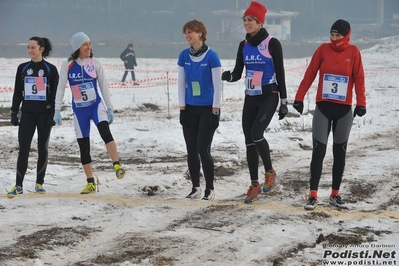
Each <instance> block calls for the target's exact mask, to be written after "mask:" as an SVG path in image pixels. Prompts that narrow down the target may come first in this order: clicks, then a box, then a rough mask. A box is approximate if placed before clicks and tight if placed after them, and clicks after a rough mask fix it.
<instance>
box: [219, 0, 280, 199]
mask: <svg viewBox="0 0 399 266" xmlns="http://www.w3.org/2000/svg"><path fill="white" fill-rule="evenodd" d="M266 12H267V9H266V7H265V6H264V5H262V4H260V3H259V2H256V1H252V2H251V4H250V5H249V7H248V9H247V10H245V12H244V16H243V23H244V28H245V30H246V32H247V34H246V36H245V40H243V41H241V42H240V45H239V47H238V52H237V59H236V63H235V67H234V70H233V72H230V71H225V72H223V74H222V79H223V80H226V81H228V82H234V81H237V80H240V79H241V76H242V71H243V69H244V66H245V69H246V70H245V100H244V108H243V111H242V128H243V132H244V136H245V145H246V149H247V163H248V168H249V175H250V179H251V185H250V187H249V189H248V192H247V195H246V197H245V199H244V203H251V202H253V201H254V200H256V198H257V197H258V195H259V194H260V193H261V191H262V187H261V185H260V184H259V181H258V179H259V177H258V167H259V156H260V158H261V159H262V162H263V166H264V171H265V172H264V178H265V182H264V184H263V192H268V191H270V190H272V189H273V187H274V185H275V181H276V171H275V170H274V169H273V166H272V161H271V156H270V148H269V143H268V142H267V140H266V139H265V137H264V132H265V130H266V128H267V127H268V125H269V124H270V121H271V120H272V118H273V115H274V114H275V112H276V109H277V105H278V102H279V96H280V99H281V105H280V108H279V113H278V114H279V119H283V118H284V117H285V115H286V114H287V113H288V108H287V91H286V87H285V73H284V64H283V63H284V62H283V50H282V47H281V43H280V42H279V40H277V39H276V38H274V37H272V36H270V35H269V33H268V32H267V31H266V29H265V28H264V27H263V24H264V23H265V15H266Z"/></svg>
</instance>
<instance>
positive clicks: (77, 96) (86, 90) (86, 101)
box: [71, 82, 97, 107]
mask: <svg viewBox="0 0 399 266" xmlns="http://www.w3.org/2000/svg"><path fill="white" fill-rule="evenodd" d="M71 90H72V95H73V99H74V101H75V105H76V107H87V106H90V105H92V104H93V103H94V102H95V101H96V99H97V96H96V92H95V91H94V86H93V83H91V82H87V83H82V84H77V85H73V86H71Z"/></svg>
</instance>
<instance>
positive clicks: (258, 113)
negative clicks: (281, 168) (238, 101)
mask: <svg viewBox="0 0 399 266" xmlns="http://www.w3.org/2000/svg"><path fill="white" fill-rule="evenodd" d="M277 104H278V93H270V94H268V95H266V96H248V95H246V96H245V101H244V108H243V112H242V129H243V131H244V136H245V145H246V148H247V163H248V168H249V175H250V178H251V180H254V181H255V180H258V167H259V156H260V158H261V159H262V161H263V165H264V168H265V171H267V170H270V169H272V168H273V167H272V161H271V157H270V148H269V143H268V142H267V140H266V139H265V138H264V136H263V133H264V132H265V130H266V128H267V126H268V125H269V124H270V121H271V120H272V118H273V115H274V113H275V112H276V109H277Z"/></svg>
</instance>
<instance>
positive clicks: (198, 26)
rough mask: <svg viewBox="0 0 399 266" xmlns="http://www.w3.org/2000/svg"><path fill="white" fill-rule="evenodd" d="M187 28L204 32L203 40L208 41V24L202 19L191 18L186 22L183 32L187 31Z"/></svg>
mask: <svg viewBox="0 0 399 266" xmlns="http://www.w3.org/2000/svg"><path fill="white" fill-rule="evenodd" d="M187 29H189V30H192V31H194V32H197V33H202V35H201V40H202V41H203V42H205V41H206V34H207V31H206V26H205V24H204V23H202V22H201V21H199V20H196V19H194V20H190V21H188V22H186V24H184V25H183V28H182V31H183V33H185V31H186V30H187Z"/></svg>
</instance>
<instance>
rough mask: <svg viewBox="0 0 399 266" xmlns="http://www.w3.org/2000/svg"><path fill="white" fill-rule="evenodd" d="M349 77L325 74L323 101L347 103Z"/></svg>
mask: <svg viewBox="0 0 399 266" xmlns="http://www.w3.org/2000/svg"><path fill="white" fill-rule="evenodd" d="M348 82H349V77H347V76H339V75H331V74H324V79H323V93H322V98H323V99H330V100H338V101H345V100H346V93H347V91H348Z"/></svg>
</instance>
